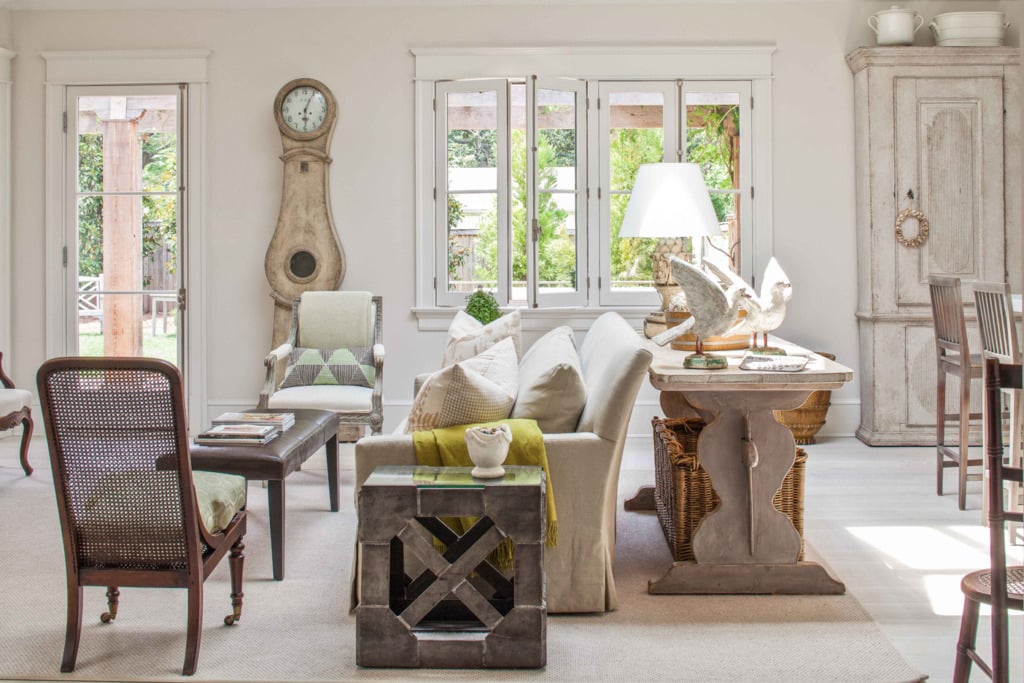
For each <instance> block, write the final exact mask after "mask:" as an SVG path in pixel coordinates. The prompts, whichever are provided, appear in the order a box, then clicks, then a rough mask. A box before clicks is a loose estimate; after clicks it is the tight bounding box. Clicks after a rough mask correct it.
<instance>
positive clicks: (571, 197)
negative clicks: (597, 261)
mask: <svg viewBox="0 0 1024 683" xmlns="http://www.w3.org/2000/svg"><path fill="white" fill-rule="evenodd" d="M576 107H577V103H576V93H575V92H567V91H563V90H549V89H546V88H539V89H538V90H537V219H538V222H539V224H540V237H539V239H538V242H537V269H538V275H539V277H538V283H537V284H538V290H539V291H540V292H574V291H576V262H577V259H576V253H577V246H576V198H577V193H578V191H579V188H577V187H576V149H577V148H576V145H577V134H576Z"/></svg>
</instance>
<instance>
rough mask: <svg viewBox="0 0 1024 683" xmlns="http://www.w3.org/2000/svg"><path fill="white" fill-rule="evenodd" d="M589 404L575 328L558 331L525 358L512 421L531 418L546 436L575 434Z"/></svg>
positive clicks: (549, 335) (542, 341)
mask: <svg viewBox="0 0 1024 683" xmlns="http://www.w3.org/2000/svg"><path fill="white" fill-rule="evenodd" d="M586 401H587V388H586V385H585V384H584V383H583V371H582V369H581V368H580V358H579V354H577V353H576V343H575V341H574V339H573V332H572V328H571V327H569V326H567V325H563V326H562V327H556V328H555V329H553V330H551V331H550V332H548V333H547V334H545V335H544V336H543V337H541V338H540V339H538V340H537V341H536V342H534V344H533V346H531V347H530V348H529V350H527V352H526V353H525V354H524V355H523V360H522V361H520V363H519V394H518V396H517V397H516V404H515V406H513V408H512V415H511V417H521V418H532V419H534V420H536V421H537V425H538V426H539V427H540V429H541V431H542V432H544V433H545V434H557V433H562V432H574V431H576V423H577V422H579V419H580V413H581V412H583V405H584V404H585V403H586Z"/></svg>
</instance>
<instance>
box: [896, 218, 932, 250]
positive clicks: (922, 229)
mask: <svg viewBox="0 0 1024 683" xmlns="http://www.w3.org/2000/svg"><path fill="white" fill-rule="evenodd" d="M908 218H913V219H915V220H916V221H917V235H916V236H914V237H910V238H908V237H906V236H905V235H904V234H903V223H904V221H906V220H907V219H908ZM927 240H928V219H927V218H925V216H924V213H922V212H921V211H918V210H917V209H903V211H900V214H899V215H898V216H897V217H896V241H897V242H899V243H900V244H902V245H903V246H905V247H911V248H914V247H920V246H921V245H922V244H924V243H925V242H926V241H927Z"/></svg>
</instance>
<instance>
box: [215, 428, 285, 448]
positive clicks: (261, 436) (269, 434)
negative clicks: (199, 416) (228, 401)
mask: <svg viewBox="0 0 1024 683" xmlns="http://www.w3.org/2000/svg"><path fill="white" fill-rule="evenodd" d="M280 433H281V430H280V429H278V428H277V427H275V426H274V425H254V424H223V425H214V426H212V427H210V428H209V429H207V430H206V431H205V432H202V433H201V434H199V435H198V436H197V437H196V443H198V444H202V445H204V446H227V445H229V444H230V445H238V446H263V445H266V444H268V443H270V442H271V441H273V440H274V439H276V438H277V435H278V434H280Z"/></svg>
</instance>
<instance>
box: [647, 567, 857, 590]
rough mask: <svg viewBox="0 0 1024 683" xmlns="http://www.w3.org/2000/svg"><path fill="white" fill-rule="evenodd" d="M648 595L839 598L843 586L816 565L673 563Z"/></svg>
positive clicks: (651, 582) (648, 588) (652, 584)
mask: <svg viewBox="0 0 1024 683" xmlns="http://www.w3.org/2000/svg"><path fill="white" fill-rule="evenodd" d="M647 592H648V593H651V594H654V595H658V594H688V595H713V594H729V595H842V594H843V593H845V592H846V586H845V585H844V584H843V583H842V582H841V581H837V580H835V579H834V578H832V577H831V576H829V573H828V572H827V571H825V568H824V567H822V566H821V565H820V564H818V563H817V562H797V563H795V564H715V565H704V564H697V563H696V562H674V563H673V564H672V567H671V568H669V570H668V572H667V573H666V574H665V576H663V577H661V578H660V579H658V580H657V581H648V582H647Z"/></svg>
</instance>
